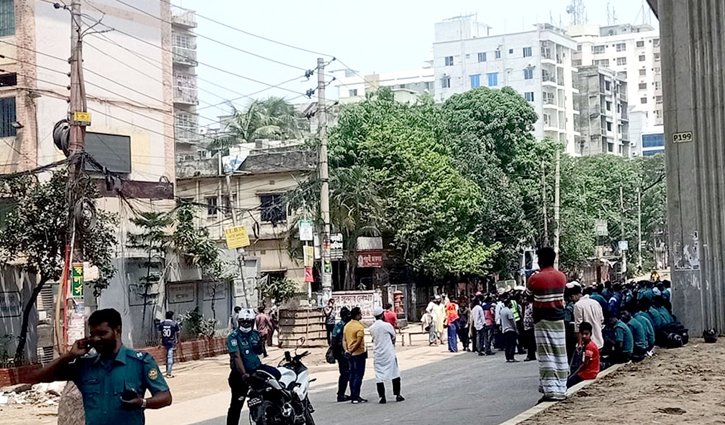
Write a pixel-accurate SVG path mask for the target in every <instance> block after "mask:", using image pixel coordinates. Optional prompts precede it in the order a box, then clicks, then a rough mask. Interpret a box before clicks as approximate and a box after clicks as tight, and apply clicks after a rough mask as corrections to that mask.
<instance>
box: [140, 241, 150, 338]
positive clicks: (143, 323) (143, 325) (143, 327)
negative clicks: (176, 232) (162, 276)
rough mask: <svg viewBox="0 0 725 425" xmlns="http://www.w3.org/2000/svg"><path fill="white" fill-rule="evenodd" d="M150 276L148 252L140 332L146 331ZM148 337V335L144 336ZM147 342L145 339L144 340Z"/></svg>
mask: <svg viewBox="0 0 725 425" xmlns="http://www.w3.org/2000/svg"><path fill="white" fill-rule="evenodd" d="M150 277H151V252H149V259H148V262H147V263H146V282H144V285H143V286H144V291H143V312H142V313H141V332H144V333H146V304H147V303H148V297H149V278H150ZM146 339H148V337H147V338H146ZM144 342H147V341H144Z"/></svg>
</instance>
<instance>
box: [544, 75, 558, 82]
mask: <svg viewBox="0 0 725 425" xmlns="http://www.w3.org/2000/svg"><path fill="white" fill-rule="evenodd" d="M541 79H542V80H543V81H544V82H548V81H550V82H552V83H554V84H556V77H555V76H553V75H551V74H541Z"/></svg>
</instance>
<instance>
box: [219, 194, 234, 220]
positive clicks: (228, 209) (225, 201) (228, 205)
mask: <svg viewBox="0 0 725 425" xmlns="http://www.w3.org/2000/svg"><path fill="white" fill-rule="evenodd" d="M222 205H224V214H225V215H227V216H231V215H232V206H234V208H236V205H237V195H236V194H233V195H232V200H231V201H230V200H229V195H224V196H222Z"/></svg>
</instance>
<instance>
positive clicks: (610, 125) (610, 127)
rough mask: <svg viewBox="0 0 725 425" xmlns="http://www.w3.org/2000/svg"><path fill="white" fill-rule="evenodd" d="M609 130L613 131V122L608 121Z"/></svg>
mask: <svg viewBox="0 0 725 425" xmlns="http://www.w3.org/2000/svg"><path fill="white" fill-rule="evenodd" d="M607 131H612V123H611V122H609V121H607Z"/></svg>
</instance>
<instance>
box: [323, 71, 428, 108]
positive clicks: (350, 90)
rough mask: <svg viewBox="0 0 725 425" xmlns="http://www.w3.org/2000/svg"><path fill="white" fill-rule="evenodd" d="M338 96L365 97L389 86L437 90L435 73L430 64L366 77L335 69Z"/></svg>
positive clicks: (392, 87)
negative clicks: (409, 69)
mask: <svg viewBox="0 0 725 425" xmlns="http://www.w3.org/2000/svg"><path fill="white" fill-rule="evenodd" d="M332 74H333V75H335V77H336V80H335V85H336V86H337V97H338V99H340V100H341V101H343V99H345V100H347V99H356V98H357V99H365V95H366V94H368V93H370V92H374V91H375V90H377V89H378V88H380V87H389V88H391V89H393V90H404V91H409V92H412V93H415V94H423V93H429V94H431V95H433V94H434V91H435V84H434V81H435V75H434V72H433V68H432V67H431V66H430V64H428V65H427V66H424V67H422V68H420V69H415V70H411V71H399V72H384V73H380V74H369V75H365V76H364V77H363V76H361V75H360V74H358V73H355V72H353V71H350V70H340V71H333V72H332Z"/></svg>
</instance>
